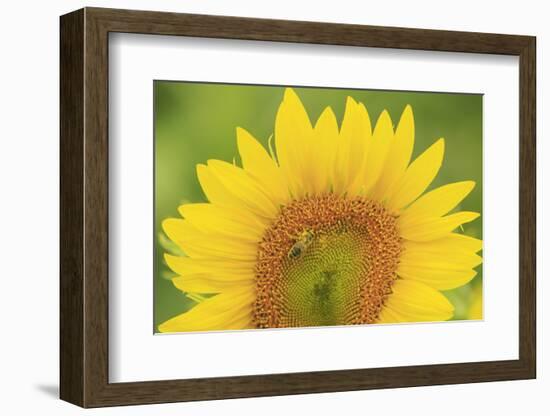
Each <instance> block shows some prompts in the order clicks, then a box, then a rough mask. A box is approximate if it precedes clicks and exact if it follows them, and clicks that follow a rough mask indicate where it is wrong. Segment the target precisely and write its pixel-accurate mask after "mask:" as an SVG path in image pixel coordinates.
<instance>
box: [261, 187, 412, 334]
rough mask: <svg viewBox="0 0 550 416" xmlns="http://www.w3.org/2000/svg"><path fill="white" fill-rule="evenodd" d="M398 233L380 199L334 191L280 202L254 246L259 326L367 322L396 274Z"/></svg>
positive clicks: (385, 294)
mask: <svg viewBox="0 0 550 416" xmlns="http://www.w3.org/2000/svg"><path fill="white" fill-rule="evenodd" d="M400 253H401V239H400V237H399V233H398V230H397V226H396V218H395V217H394V216H392V215H390V213H388V212H387V211H386V210H385V209H384V208H383V207H382V206H381V205H380V204H378V203H375V202H373V201H369V200H366V199H363V198H350V199H348V198H345V197H339V196H336V195H333V194H330V195H325V196H319V197H309V198H305V199H302V200H299V201H294V202H293V203H292V204H290V205H288V206H286V207H284V208H283V209H282V210H281V213H280V215H279V217H278V218H277V219H276V221H275V222H274V223H273V224H272V226H271V227H270V228H269V229H268V230H267V231H266V233H265V235H264V239H263V240H262V242H261V243H260V245H259V250H258V262H257V265H256V289H257V297H256V302H255V304H254V321H255V324H256V326H257V327H259V328H277V327H303V326H326V325H346V324H361V323H373V322H376V320H377V319H378V315H379V313H380V310H381V308H382V307H383V304H384V301H385V299H386V297H387V296H388V295H389V294H390V293H391V286H392V285H393V282H394V280H395V278H396V275H395V271H396V269H397V263H398V260H399V255H400Z"/></svg>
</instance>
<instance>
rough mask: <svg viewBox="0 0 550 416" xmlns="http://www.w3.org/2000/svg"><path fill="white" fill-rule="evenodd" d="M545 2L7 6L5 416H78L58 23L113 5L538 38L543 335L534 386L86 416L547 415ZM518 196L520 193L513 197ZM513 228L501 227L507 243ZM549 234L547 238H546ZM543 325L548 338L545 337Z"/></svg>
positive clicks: (0, 136) (1, 382)
mask: <svg viewBox="0 0 550 416" xmlns="http://www.w3.org/2000/svg"><path fill="white" fill-rule="evenodd" d="M545 3H546V2H542V1H529V0H523V1H521V2H518V1H514V2H506V1H485V2H481V1H479V0H478V1H470V0H461V1H455V2H442V1H421V0H417V1H406V0H405V1H385V2H382V1H379V2H372V3H369V2H359V1H353V0H338V1H334V2H328V1H325V2H322V3H321V2H320V1H315V2H306V1H302V2H298V1H297V0H292V1H287V0H278V1H270V2H267V1H252V0H250V1H247V0H232V1H225V2H222V1H215V0H192V1H191V0H188V1H185V0H180V1H175V0H174V1H161V0H156V1H153V0H149V1H146V0H134V1H131V0H126V1H111V2H108V1H92V0H90V1H89V2H82V1H69V0H55V1H54V0H52V1H47V2H46V1H44V2H39V1H36V2H30V1H19V2H17V3H16V2H4V4H3V5H2V6H3V7H2V10H1V12H0V13H1V14H0V31H1V36H0V44H1V49H0V56H1V58H0V73H1V76H0V107H1V108H0V144H1V145H0V184H1V188H0V189H1V191H2V193H1V195H2V197H1V198H2V199H1V203H0V249H1V250H0V253H1V254H0V320H1V325H2V335H1V342H0V410H1V411H2V413H3V414H7V415H16V414H33V413H35V414H36V413H39V414H55V415H72V414H79V413H80V412H83V411H82V410H80V409H79V408H77V407H74V406H72V405H69V404H66V403H64V402H61V401H59V400H57V398H56V397H57V394H58V393H57V390H58V387H57V386H58V269H59V267H58V255H59V252H58V228H59V224H58V207H59V205H58V192H59V186H58V182H59V180H58V174H59V169H58V163H59V162H58V161H59V155H58V154H59V147H58V124H59V123H58V114H59V113H58V104H59V101H58V89H59V75H58V71H59V67H58V61H59V46H58V45H59V35H58V32H59V30H58V29H59V26H58V16H59V15H61V14H64V13H67V12H69V11H71V10H74V9H77V8H80V7H82V6H104V7H119V8H134V9H146V10H151V9H155V10H166V11H176V12H189V13H209V14H225V15H241V16H254V17H269V18H279V19H295V20H318V21H327V22H329V21H331V22H342V23H362V24H373V25H388V26H406V27H419V28H433V29H453V30H468V31H481V32H500V33H513V34H530V35H536V36H537V38H538V39H537V42H538V49H537V53H538V65H537V71H538V87H537V93H538V142H539V145H538V163H539V180H538V193H539V199H538V211H539V220H538V222H539V227H538V240H539V243H538V245H539V249H538V258H539V268H538V295H539V296H538V299H539V301H538V330H539V361H538V374H539V377H538V379H537V380H534V381H517V382H500V383H485V384H470V385H459V386H439V387H423V388H409V389H399V390H380V391H367V392H352V393H338V394H317V395H304V396H288V397H274V398H261V399H244V400H225V401H218V402H203V403H188V404H167V405H156V406H140V407H133V408H118V409H107V410H105V409H104V410H92V411H87V413H88V414H102V415H111V414H115V415H116V414H119V415H120V414H124V415H127V414H130V415H134V414H136V415H138V414H139V415H153V414H154V415H164V414H166V415H176V414H177V415H182V414H193V415H210V414H228V415H231V414H254V415H257V414H268V415H270V414H273V415H275V414H276V415H279V414H291V415H294V414H303V413H305V414H309V413H315V414H318V415H324V414H327V415H329V414H335V413H336V414H361V415H365V414H382V413H383V414H388V415H393V414H400V413H405V412H406V413H407V414H409V415H416V414H421V415H424V416H428V415H436V414H437V415H445V416H447V415H449V416H450V415H461V416H464V415H470V414H471V415H482V414H500V415H508V414H529V415H546V414H548V412H549V411H550V399H549V398H548V392H549V391H550V360H548V359H546V354H545V350H544V349H545V347H546V348H547V345H548V336H549V333H550V332H549V330H548V325H547V324H546V320H547V318H548V314H549V308H548V307H545V306H544V305H543V303H544V299H548V298H549V296H550V293H549V291H550V285H549V284H545V281H544V278H545V276H544V274H545V270H543V265H542V263H543V261H544V259H543V244H544V240H547V239H548V237H547V236H548V235H549V233H550V229H549V226H548V222H544V221H543V219H542V212H543V211H544V210H545V209H548V208H549V206H548V205H549V202H548V198H546V199H547V200H546V201H543V199H544V198H545V197H547V195H546V194H543V183H544V182H545V179H549V178H548V171H549V170H548V169H544V168H543V167H542V165H543V163H544V162H548V163H550V146H549V145H548V144H547V143H545V140H544V139H543V138H544V130H543V126H542V124H543V119H544V118H545V114H546V113H545V107H544V103H545V102H548V101H549V99H550V84H549V82H550V81H549V80H550V78H548V75H547V74H548V71H549V70H550V66H547V65H546V60H547V59H548V57H549V56H550V26H549V25H548V19H547V17H548V15H549V13H548V11H547V10H545V9H544V8H545V5H546V4H545ZM511 191H515V190H511ZM505 232H506V224H503V237H504V236H505ZM543 234H545V235H546V236H544V237H543ZM543 325H546V331H543Z"/></svg>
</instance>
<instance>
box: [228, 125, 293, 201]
mask: <svg viewBox="0 0 550 416" xmlns="http://www.w3.org/2000/svg"><path fill="white" fill-rule="evenodd" d="M237 144H238V147H239V154H240V155H241V160H242V163H243V167H244V169H245V170H246V171H247V172H248V173H250V175H252V176H253V177H254V178H256V179H257V180H258V182H260V183H261V184H262V185H263V187H264V189H266V190H267V192H268V194H269V195H271V196H272V198H273V199H274V200H276V202H277V203H279V204H281V205H282V204H284V203H286V202H287V201H288V198H289V194H288V186H287V184H286V182H285V179H284V177H283V175H282V172H281V170H280V169H279V166H277V163H276V162H275V161H274V160H273V159H272V158H271V157H270V156H269V154H268V153H267V151H266V150H265V149H264V148H263V146H262V145H261V144H260V143H258V141H257V140H256V139H255V138H254V137H252V135H251V134H250V133H249V132H247V131H246V130H244V129H242V128H240V127H238V128H237Z"/></svg>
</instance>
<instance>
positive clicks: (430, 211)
mask: <svg viewBox="0 0 550 416" xmlns="http://www.w3.org/2000/svg"><path fill="white" fill-rule="evenodd" d="M474 186H475V182H473V181H464V182H456V183H451V184H448V185H443V186H441V187H439V188H437V189H434V190H433V191H430V192H428V193H427V194H425V195H423V196H421V197H420V198H418V199H417V200H416V201H415V202H413V203H412V204H411V205H410V206H409V207H408V208H406V209H405V211H404V212H403V213H402V214H401V215H400V219H399V222H400V224H401V226H403V227H404V226H407V225H414V224H415V223H416V222H418V221H422V220H424V219H425V218H426V217H440V216H442V215H445V214H447V213H448V212H449V211H450V210H452V209H453V208H455V207H456V206H457V205H458V204H459V203H460V202H461V201H462V200H463V199H464V198H465V197H466V196H467V195H468V194H469V193H470V192H471V191H472V189H474Z"/></svg>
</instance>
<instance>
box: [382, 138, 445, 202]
mask: <svg viewBox="0 0 550 416" xmlns="http://www.w3.org/2000/svg"><path fill="white" fill-rule="evenodd" d="M444 152H445V141H444V140H443V139H439V140H438V141H437V142H435V143H434V144H433V145H432V146H430V148H428V150H426V151H425V152H424V153H422V154H421V155H420V156H418V157H417V158H416V159H415V160H414V161H413V162H412V163H411V164H410V166H409V167H408V168H407V171H406V172H405V175H404V176H403V178H402V179H401V181H400V183H399V184H398V185H396V186H395V187H394V188H393V191H392V193H391V195H389V196H388V200H387V202H386V206H387V207H388V209H390V210H392V211H399V210H401V209H402V208H404V207H406V206H407V205H409V204H410V203H411V202H413V201H414V200H415V199H416V198H418V197H419V196H420V195H422V193H423V192H424V191H425V190H426V188H427V187H428V186H429V185H430V183H432V181H433V180H434V178H435V176H436V175H437V172H439V169H440V168H441V163H442V162H443V153H444Z"/></svg>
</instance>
